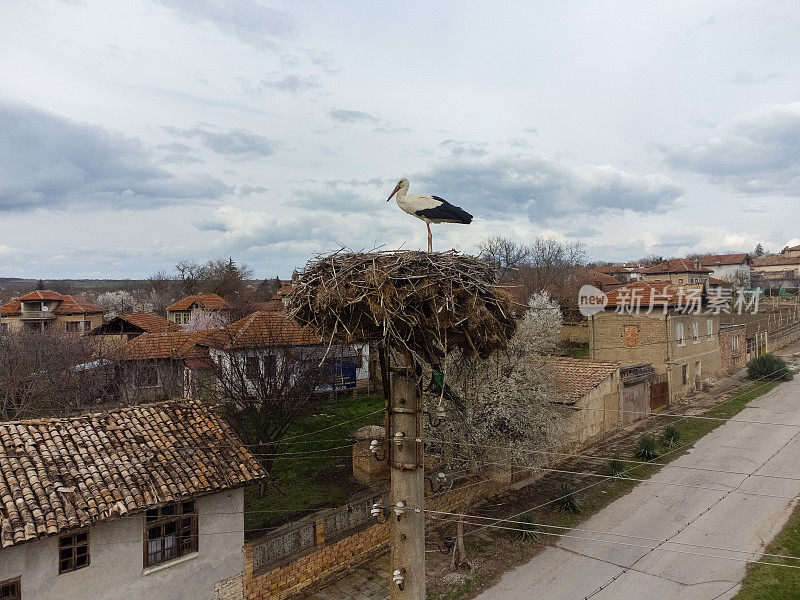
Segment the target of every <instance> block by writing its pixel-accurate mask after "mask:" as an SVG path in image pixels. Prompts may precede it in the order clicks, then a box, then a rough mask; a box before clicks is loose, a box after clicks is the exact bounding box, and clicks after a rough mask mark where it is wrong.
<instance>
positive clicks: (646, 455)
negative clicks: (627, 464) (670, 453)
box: [636, 435, 658, 460]
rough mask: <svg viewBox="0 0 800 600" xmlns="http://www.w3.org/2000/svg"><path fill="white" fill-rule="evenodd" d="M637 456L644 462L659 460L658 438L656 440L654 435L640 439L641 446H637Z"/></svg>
mask: <svg viewBox="0 0 800 600" xmlns="http://www.w3.org/2000/svg"><path fill="white" fill-rule="evenodd" d="M636 456H638V457H639V458H641V459H642V460H653V459H654V458H658V448H657V446H656V438H654V437H653V436H652V435H643V436H642V437H641V438H640V439H639V444H638V445H637V446H636Z"/></svg>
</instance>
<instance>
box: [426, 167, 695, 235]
mask: <svg viewBox="0 0 800 600" xmlns="http://www.w3.org/2000/svg"><path fill="white" fill-rule="evenodd" d="M416 180H418V181H421V182H422V183H424V184H426V189H425V190H424V191H425V192H427V193H432V194H437V195H440V196H443V197H444V198H446V199H448V200H450V201H451V202H453V203H454V204H458V205H460V206H462V207H463V208H464V209H466V210H468V211H470V212H472V213H473V214H475V215H476V216H477V215H483V216H487V217H492V218H494V217H498V216H510V215H514V214H520V215H526V216H527V217H528V218H530V219H531V221H533V222H534V223H543V222H547V221H548V220H550V219H553V218H557V217H563V216H569V215H574V214H581V215H586V214H602V213H605V212H608V211H620V210H631V211H634V212H637V213H663V212H666V211H668V210H670V209H672V208H675V207H676V206H677V203H678V200H679V199H680V197H681V195H682V190H681V188H680V187H678V186H677V185H676V184H675V183H674V182H673V181H672V180H670V179H669V178H668V177H666V176H665V175H661V174H653V175H644V176H639V175H633V174H630V173H626V172H624V171H620V170H618V169H615V168H612V167H569V166H566V165H562V164H559V163H556V162H554V161H550V160H546V159H543V158H518V157H500V158H495V159H492V160H486V161H484V160H472V161H470V160H464V159H459V160H447V161H442V162H440V163H437V164H435V165H434V166H433V167H431V169H430V170H429V171H427V172H425V173H421V174H418V175H416V176H415V177H414V178H412V180H411V184H412V190H411V191H412V192H414V191H417V190H416V189H414V183H415V181H416ZM434 186H435V187H434Z"/></svg>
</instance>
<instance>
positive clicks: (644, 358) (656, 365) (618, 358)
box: [589, 310, 667, 374]
mask: <svg viewBox="0 0 800 600" xmlns="http://www.w3.org/2000/svg"><path fill="white" fill-rule="evenodd" d="M631 326H633V327H637V328H638V332H637V333H638V340H639V344H638V345H636V346H630V347H628V346H626V345H625V327H631ZM666 337H667V326H666V324H665V317H664V315H663V314H661V312H652V313H650V314H649V315H646V314H644V313H643V312H642V313H640V314H638V315H636V314H633V315H623V314H617V313H615V312H613V311H611V310H606V311H603V312H600V313H598V314H596V315H594V316H593V317H592V318H591V320H590V321H589V352H590V357H591V358H593V359H594V360H607V361H610V362H617V363H619V364H620V366H621V367H628V366H632V365H639V364H643V363H648V364H651V365H653V369H654V370H655V371H656V373H658V374H662V373H666V372H667V362H666V361H667V348H666V345H665V342H666Z"/></svg>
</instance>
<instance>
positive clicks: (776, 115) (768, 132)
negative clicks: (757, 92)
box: [661, 103, 800, 196]
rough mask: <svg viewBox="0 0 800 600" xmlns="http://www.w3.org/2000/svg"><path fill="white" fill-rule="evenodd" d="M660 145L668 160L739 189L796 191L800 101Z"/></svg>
mask: <svg viewBox="0 0 800 600" xmlns="http://www.w3.org/2000/svg"><path fill="white" fill-rule="evenodd" d="M661 150H662V151H663V152H664V155H665V158H666V160H667V163H668V164H669V165H670V166H672V167H674V168H676V169H681V170H684V171H692V172H695V173H700V174H702V175H705V176H706V177H708V178H709V179H710V180H711V181H713V182H715V183H720V184H723V185H726V186H728V187H731V188H733V189H735V190H737V191H739V192H743V193H748V194H756V195H758V194H780V195H787V196H800V103H795V104H786V105H781V106H772V107H769V108H767V109H764V110H761V111H759V112H757V113H755V114H752V115H750V116H747V117H743V118H740V119H738V120H737V121H736V122H735V123H733V124H732V125H730V126H729V127H727V128H725V130H724V131H723V132H721V133H720V134H719V135H717V136H716V137H713V138H711V139H709V140H706V141H705V142H699V143H693V144H685V145H682V146H676V147H662V148H661Z"/></svg>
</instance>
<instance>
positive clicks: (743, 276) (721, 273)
mask: <svg viewBox="0 0 800 600" xmlns="http://www.w3.org/2000/svg"><path fill="white" fill-rule="evenodd" d="M706 268H708V269H711V277H715V278H716V279H726V280H727V279H733V278H736V279H739V280H741V281H745V282H747V284H749V283H750V265H744V264H742V265H714V266H713V267H706Z"/></svg>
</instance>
